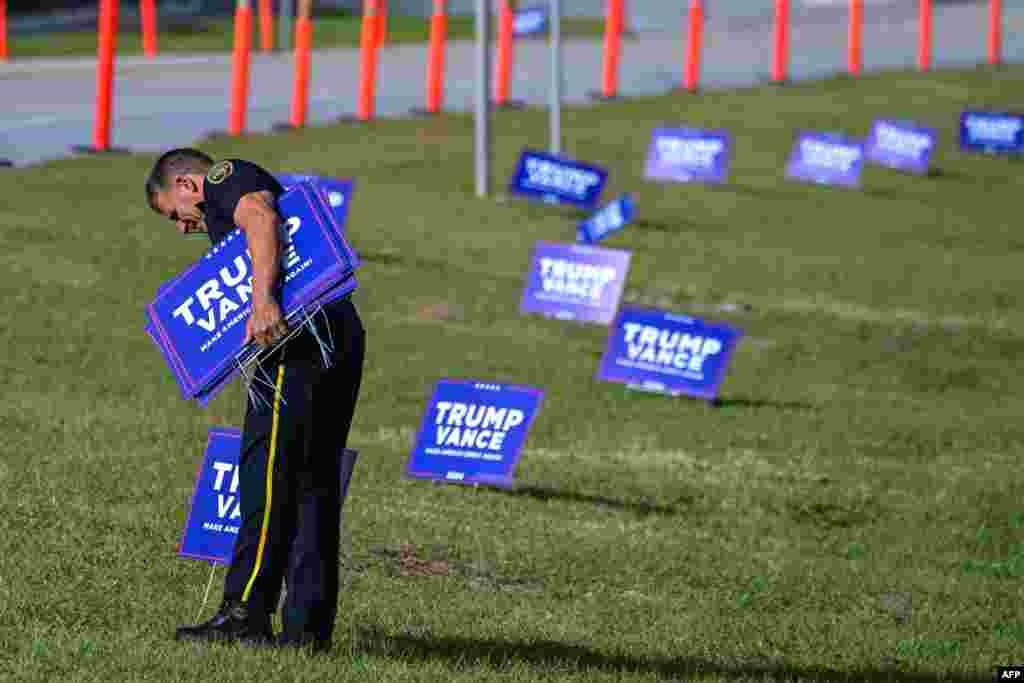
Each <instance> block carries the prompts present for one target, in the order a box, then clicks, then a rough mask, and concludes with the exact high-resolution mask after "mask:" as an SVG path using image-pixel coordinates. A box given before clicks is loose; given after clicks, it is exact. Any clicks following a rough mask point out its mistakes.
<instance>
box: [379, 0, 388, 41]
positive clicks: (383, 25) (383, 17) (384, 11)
mask: <svg viewBox="0 0 1024 683" xmlns="http://www.w3.org/2000/svg"><path fill="white" fill-rule="evenodd" d="M387 40H388V0H380V5H379V6H378V14H377V47H378V48H379V47H381V46H382V45H384V43H386V42H387Z"/></svg>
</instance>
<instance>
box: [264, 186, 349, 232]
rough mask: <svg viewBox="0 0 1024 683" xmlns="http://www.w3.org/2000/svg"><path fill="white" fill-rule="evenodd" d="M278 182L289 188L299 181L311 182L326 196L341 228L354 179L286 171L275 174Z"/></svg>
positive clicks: (344, 220) (345, 218) (344, 221)
mask: <svg viewBox="0 0 1024 683" xmlns="http://www.w3.org/2000/svg"><path fill="white" fill-rule="evenodd" d="M275 177H276V178H277V180H278V182H279V183H281V184H282V185H284V187H285V189H286V190H290V189H291V188H292V187H294V186H295V185H298V184H299V183H312V184H313V185H315V186H316V188H317V189H319V190H320V191H321V192H322V193H323V194H324V195H326V197H327V204H328V206H330V207H331V212H332V213H333V214H334V217H335V219H336V220H337V222H338V225H340V226H341V227H342V228H344V227H345V224H346V222H347V221H348V211H349V206H350V205H351V203H352V192H353V190H354V189H355V181H353V180H352V179H350V178H329V177H326V176H316V175H307V174H296V173H286V174H277V175H276V176H275Z"/></svg>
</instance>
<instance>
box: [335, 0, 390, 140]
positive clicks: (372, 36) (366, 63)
mask: <svg viewBox="0 0 1024 683" xmlns="http://www.w3.org/2000/svg"><path fill="white" fill-rule="evenodd" d="M381 4H382V0H363V25H362V33H361V34H360V36H359V95H358V100H357V102H356V115H355V117H351V116H342V117H340V119H339V120H341V121H348V122H353V123H366V122H368V121H370V120H371V119H373V115H374V108H375V107H374V105H375V103H376V93H377V50H378V49H379V48H380V24H379V21H380V13H381Z"/></svg>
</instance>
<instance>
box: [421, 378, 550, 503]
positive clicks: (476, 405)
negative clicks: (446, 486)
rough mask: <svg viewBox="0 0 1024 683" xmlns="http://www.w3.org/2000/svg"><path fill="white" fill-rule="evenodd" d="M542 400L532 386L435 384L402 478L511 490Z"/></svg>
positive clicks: (461, 383)
mask: <svg viewBox="0 0 1024 683" xmlns="http://www.w3.org/2000/svg"><path fill="white" fill-rule="evenodd" d="M543 397H544V392H543V391H541V390H540V389H535V388H533V387H526V386H517V385H512V384H495V383H490V382H478V381H469V380H441V381H440V382H438V383H437V385H436V386H435V387H434V393H433V395H432V396H431V398H430V403H429V404H427V410H426V412H425V413H424V414H423V421H422V423H421V425H420V431H419V434H418V435H417V437H416V444H415V446H414V447H413V451H412V454H411V455H410V457H409V464H408V467H407V468H406V476H408V477H410V478H412V479H433V480H439V481H447V482H453V483H457V484H488V485H491V486H500V487H508V486H511V485H512V483H513V480H514V477H515V467H516V463H517V462H518V461H519V454H520V451H521V449H522V447H523V443H524V442H525V441H526V436H527V434H529V432H530V425H531V424H532V423H533V418H534V417H535V415H536V414H537V409H538V408H539V407H540V403H541V400H542V399H543Z"/></svg>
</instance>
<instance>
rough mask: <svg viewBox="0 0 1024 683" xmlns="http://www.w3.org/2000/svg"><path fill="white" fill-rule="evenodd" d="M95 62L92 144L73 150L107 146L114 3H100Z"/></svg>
mask: <svg viewBox="0 0 1024 683" xmlns="http://www.w3.org/2000/svg"><path fill="white" fill-rule="evenodd" d="M98 29H99V30H98V40H97V49H96V51H97V60H96V122H95V126H94V127H93V135H92V145H90V146H88V147H82V146H76V147H74V151H76V152H85V153H102V152H114V151H122V150H114V149H112V148H111V146H110V129H111V118H112V113H113V100H114V55H115V52H116V50H117V0H100V13H99V26H98Z"/></svg>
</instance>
